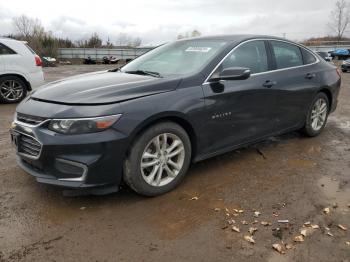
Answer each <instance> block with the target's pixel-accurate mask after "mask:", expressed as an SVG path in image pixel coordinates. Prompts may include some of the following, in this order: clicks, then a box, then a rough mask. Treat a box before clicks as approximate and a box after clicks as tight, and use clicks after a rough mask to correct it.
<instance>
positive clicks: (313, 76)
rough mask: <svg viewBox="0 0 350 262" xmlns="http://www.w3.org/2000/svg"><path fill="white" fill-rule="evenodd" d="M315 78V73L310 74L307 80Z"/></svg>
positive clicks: (307, 75)
mask: <svg viewBox="0 0 350 262" xmlns="http://www.w3.org/2000/svg"><path fill="white" fill-rule="evenodd" d="M315 77H316V74H314V73H308V74H306V76H305V78H306V79H312V78H315Z"/></svg>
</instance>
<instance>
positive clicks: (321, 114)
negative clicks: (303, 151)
mask: <svg viewBox="0 0 350 262" xmlns="http://www.w3.org/2000/svg"><path fill="white" fill-rule="evenodd" d="M328 113H329V100H328V97H327V95H326V94H325V93H318V94H317V95H316V97H315V98H314V100H313V101H312V103H311V107H310V109H309V112H308V114H307V117H306V122H305V126H304V128H303V131H304V133H305V134H306V135H307V136H311V137H313V136H317V135H319V134H320V133H321V132H322V130H323V128H324V127H325V125H326V123H327V118H328Z"/></svg>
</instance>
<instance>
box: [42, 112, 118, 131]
mask: <svg viewBox="0 0 350 262" xmlns="http://www.w3.org/2000/svg"><path fill="white" fill-rule="evenodd" d="M120 117H121V114H119V115H112V116H103V117H94V118H79V119H73V118H67V119H53V120H51V121H50V123H49V129H50V130H52V131H55V132H57V133H61V134H68V135H74V134H86V133H94V132H100V131H103V130H105V129H107V128H109V127H110V126H112V125H113V124H114V123H115V122H117V121H118V119H119V118H120Z"/></svg>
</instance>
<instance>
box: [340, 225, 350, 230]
mask: <svg viewBox="0 0 350 262" xmlns="http://www.w3.org/2000/svg"><path fill="white" fill-rule="evenodd" d="M338 227H339V228H340V229H341V230H344V231H346V230H348V229H347V228H346V227H345V226H343V225H340V224H339V225H338Z"/></svg>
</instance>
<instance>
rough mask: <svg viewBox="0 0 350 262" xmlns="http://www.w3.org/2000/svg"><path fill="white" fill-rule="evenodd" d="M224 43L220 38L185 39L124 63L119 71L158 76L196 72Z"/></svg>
mask: <svg viewBox="0 0 350 262" xmlns="http://www.w3.org/2000/svg"><path fill="white" fill-rule="evenodd" d="M225 44H226V42H224V41H221V40H186V41H177V42H173V43H170V44H166V45H163V46H160V47H158V48H156V49H154V50H152V51H150V52H148V53H146V54H144V55H142V56H140V57H139V58H137V59H135V60H133V61H132V62H130V63H128V64H127V65H125V66H124V67H123V68H122V69H121V72H125V73H135V72H146V73H151V74H152V73H153V74H155V73H156V74H157V75H159V76H169V75H186V74H191V73H197V72H199V71H200V69H202V68H203V67H204V66H205V65H206V63H207V62H208V61H209V60H210V59H211V58H212V57H213V56H214V55H216V54H217V53H218V51H219V50H221V48H222V47H223V46H224V45H225Z"/></svg>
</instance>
